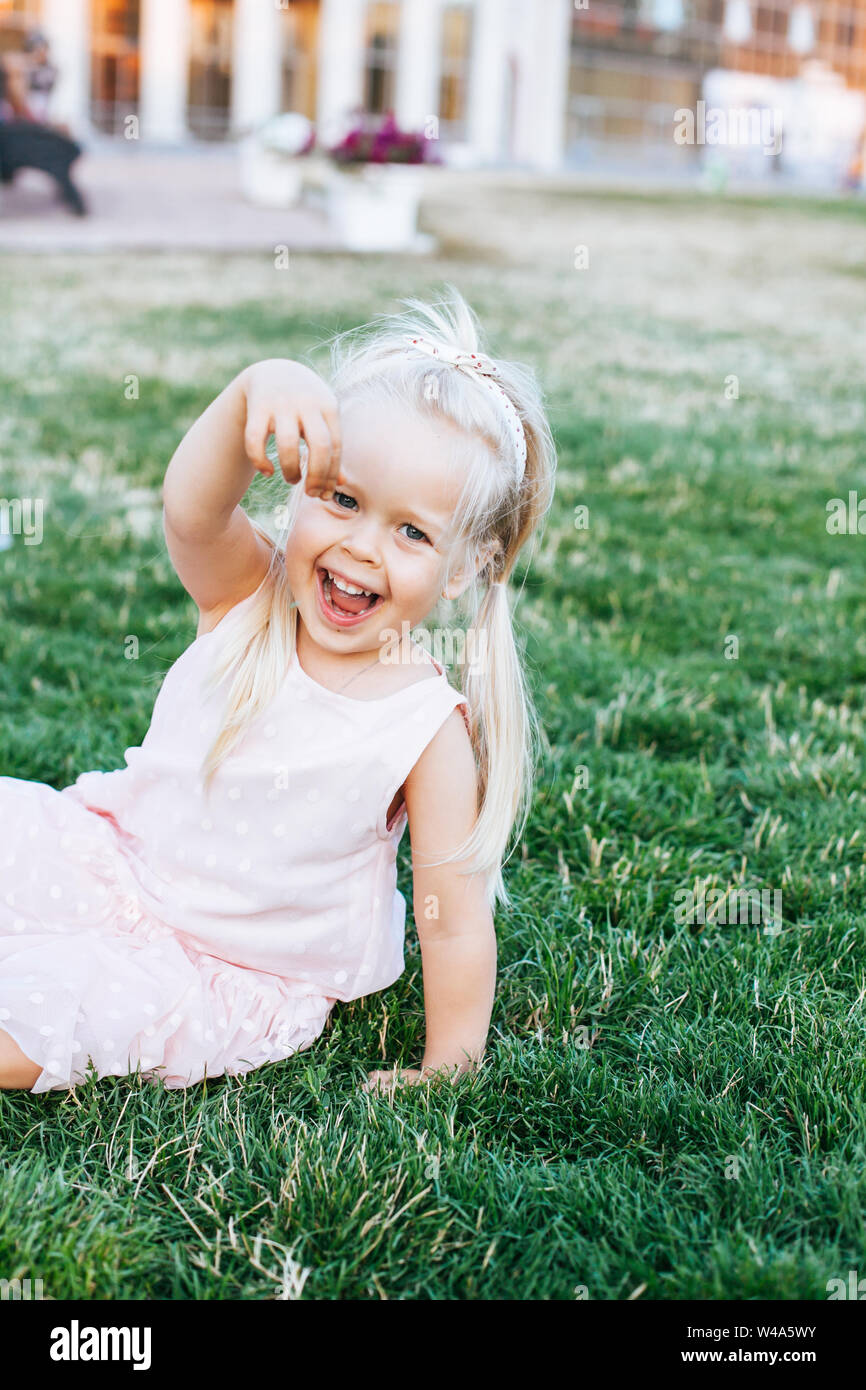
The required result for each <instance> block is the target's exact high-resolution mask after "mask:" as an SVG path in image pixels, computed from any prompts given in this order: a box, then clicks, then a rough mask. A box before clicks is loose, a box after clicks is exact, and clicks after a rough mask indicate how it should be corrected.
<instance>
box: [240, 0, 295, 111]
mask: <svg viewBox="0 0 866 1390" xmlns="http://www.w3.org/2000/svg"><path fill="white" fill-rule="evenodd" d="M282 8H286V6H285V5H284V6H283V7H282ZM283 23H284V20H283V16H282V12H281V7H280V5H279V4H278V3H277V0H235V17H234V44H233V53H232V129H233V130H234V131H235V132H237V133H238V134H246V133H247V132H248V131H250V130H251V129H252V128H253V127H254V126H257V125H260V124H261V122H262V121H266V120H268V118H269V117H270V116H276V115H277V113H278V112H279V109H280V95H281V90H282V75H281V74H282V42H283Z"/></svg>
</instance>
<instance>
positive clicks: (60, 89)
mask: <svg viewBox="0 0 866 1390" xmlns="http://www.w3.org/2000/svg"><path fill="white" fill-rule="evenodd" d="M39 27H40V28H41V29H44V30H45V33H46V34H47V35H48V38H49V40H50V42H51V58H52V61H53V62H54V63H55V64H56V65H57V67H58V69H59V75H58V79H57V86H56V87H55V89H54V93H53V96H52V100H51V117H52V120H56V121H65V122H66V123H67V124H68V125H69V128H70V130H71V131H72V134H73V135H82V134H86V133H87V132H88V131H89V130H90V4H89V0H44V3H43V6H42V20H41V23H40V25H39Z"/></svg>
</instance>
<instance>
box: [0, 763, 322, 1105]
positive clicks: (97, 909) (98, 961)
mask: <svg viewBox="0 0 866 1390" xmlns="http://www.w3.org/2000/svg"><path fill="white" fill-rule="evenodd" d="M119 835H120V832H119V831H118V828H117V827H116V825H115V824H114V823H113V821H112V820H111V819H110V818H108V817H105V816H101V815H98V814H96V813H94V812H92V811H89V810H87V809H86V808H85V807H83V806H81V805H80V804H79V803H77V802H76V801H75V800H74V799H73V798H71V797H67V796H64V794H63V793H62V792H58V791H56V790H54V788H52V787H48V786H46V785H44V784H42V783H39V782H23V781H18V780H16V779H13V778H7V777H0V1028H2V1029H4V1030H5V1031H6V1032H7V1033H9V1034H10V1036H11V1037H12V1038H14V1040H15V1041H16V1042H17V1043H18V1046H19V1047H20V1048H21V1049H22V1051H23V1052H24V1053H25V1054H26V1055H27V1056H28V1057H30V1058H31V1059H32V1060H33V1061H34V1062H35V1063H37V1064H38V1065H39V1066H40V1067H41V1068H42V1070H41V1073H40V1075H39V1077H38V1078H37V1080H36V1083H35V1084H34V1085H33V1087H32V1088H31V1089H32V1091H33V1092H34V1093H38V1092H42V1091H49V1090H66V1089H68V1088H69V1087H70V1086H75V1085H78V1084H80V1083H81V1082H82V1081H84V1080H85V1079H86V1075H87V1073H88V1070H89V1069H90V1064H91V1063H92V1067H93V1068H95V1070H96V1073H97V1075H98V1076H100V1077H102V1076H125V1075H128V1074H129V1073H134V1072H135V1071H136V1070H137V1069H139V1068H140V1072H141V1075H142V1077H143V1078H144V1079H146V1080H148V1081H153V1082H157V1081H159V1080H162V1081H163V1082H164V1084H165V1086H166V1087H168V1088H170V1089H174V1088H179V1087H184V1086H190V1085H193V1084H195V1083H196V1082H199V1081H202V1080H203V1079H204V1078H205V1077H206V1076H207V1077H215V1076H220V1075H241V1074H243V1073H245V1072H248V1071H252V1070H254V1069H255V1068H256V1067H260V1066H262V1065H264V1064H266V1063H269V1062H276V1061H280V1060H283V1059H284V1058H286V1057H288V1056H290V1055H292V1054H293V1053H294V1052H298V1051H301V1050H303V1049H305V1048H307V1047H309V1046H310V1045H311V1044H312V1043H313V1042H314V1041H315V1040H316V1038H317V1037H319V1036H320V1034H321V1032H322V1030H323V1029H324V1027H325V1023H326V1021H327V1018H328V1014H329V1012H330V1010H331V1008H332V1006H333V1004H334V1002H335V1001H334V1000H333V999H332V998H328V997H325V996H324V995H322V994H320V993H317V992H315V991H312V990H311V989H310V987H309V985H306V984H305V983H304V982H303V981H294V980H287V979H283V978H282V977H281V976H277V975H272V974H268V973H266V972H264V971H259V970H253V969H250V968H248V967H246V966H241V965H235V964H233V963H231V962H229V961H225V960H222V959H219V958H218V957H216V956H212V955H208V954H205V953H203V952H201V951H200V950H197V949H196V948H195V946H194V945H193V944H192V943H191V942H190V941H188V940H186V939H185V938H184V936H183V934H182V933H181V932H178V931H176V930H175V929H174V928H173V927H170V926H168V925H167V924H166V923H164V922H160V921H159V920H158V919H157V918H156V917H154V916H153V915H152V914H150V913H148V912H147V911H145V910H144V908H143V907H142V905H141V903H140V901H139V899H138V897H137V896H136V892H135V880H134V879H133V877H132V875H131V873H130V871H129V869H128V868H127V866H126V863H125V860H124V857H123V853H122V851H121V846H120V843H119Z"/></svg>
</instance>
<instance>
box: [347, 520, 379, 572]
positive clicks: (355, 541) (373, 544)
mask: <svg viewBox="0 0 866 1390" xmlns="http://www.w3.org/2000/svg"><path fill="white" fill-rule="evenodd" d="M342 548H343V550H345V552H346V554H347V555H349V556H351V558H352V559H353V560H354V561H355V563H356V564H358V565H363V566H365V567H366V568H368V569H370V570H371V571H375V572H376V574H377V575H378V574H379V573H380V572H381V569H382V548H381V544H380V538H379V533H378V528H377V526H376V523H375V521H374V520H373V518H372V517H371V518H370V519H369V520H368V521H366V522H355V523H354V524H353V525H352V527H351V528H350V529H349V530H348V533H347V535H346V536H345V538H344V540H343V542H342Z"/></svg>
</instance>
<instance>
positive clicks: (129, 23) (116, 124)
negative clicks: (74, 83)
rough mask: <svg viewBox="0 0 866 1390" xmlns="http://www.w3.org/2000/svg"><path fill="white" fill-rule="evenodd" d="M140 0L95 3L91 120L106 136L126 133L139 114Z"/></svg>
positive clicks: (98, 1)
mask: <svg viewBox="0 0 866 1390" xmlns="http://www.w3.org/2000/svg"><path fill="white" fill-rule="evenodd" d="M140 9H141V6H140V3H139V0H93V3H92V6H91V11H90V16H91V40H90V119H91V121H92V122H93V124H94V126H95V127H96V129H97V130H102V131H104V132H105V133H106V134H107V135H117V134H119V133H121V132H122V131H123V128H124V121H125V120H126V118H127V117H128V116H131V115H136V114H137V112H138V89H139V52H138V44H139V29H140V23H141V14H140Z"/></svg>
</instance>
